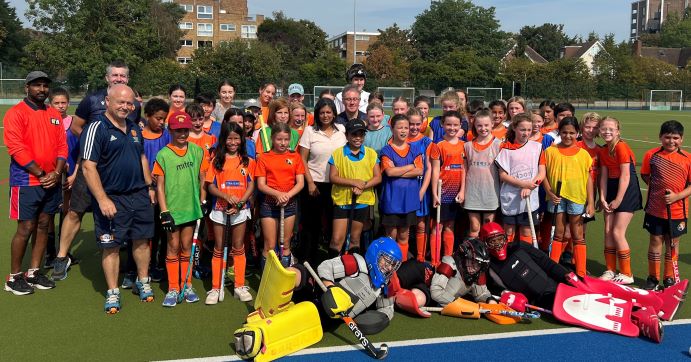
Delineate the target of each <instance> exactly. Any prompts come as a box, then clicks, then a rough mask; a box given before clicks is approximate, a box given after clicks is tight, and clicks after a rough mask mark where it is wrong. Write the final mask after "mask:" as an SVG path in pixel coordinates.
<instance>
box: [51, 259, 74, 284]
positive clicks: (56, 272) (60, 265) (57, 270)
mask: <svg viewBox="0 0 691 362" xmlns="http://www.w3.org/2000/svg"><path fill="white" fill-rule="evenodd" d="M70 265H72V259H70V257H69V256H66V257H64V258H60V257H57V258H55V261H54V262H53V273H52V274H51V277H52V278H53V280H65V278H67V271H68V270H69V269H70Z"/></svg>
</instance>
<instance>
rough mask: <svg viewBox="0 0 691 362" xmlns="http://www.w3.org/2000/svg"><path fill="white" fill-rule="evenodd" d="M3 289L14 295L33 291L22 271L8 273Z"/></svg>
mask: <svg viewBox="0 0 691 362" xmlns="http://www.w3.org/2000/svg"><path fill="white" fill-rule="evenodd" d="M5 290H6V291H8V292H12V294H14V295H26V294H31V293H33V292H34V288H33V287H32V286H31V285H29V283H27V282H26V279H25V278H24V273H19V274H15V275H10V276H9V277H8V278H7V281H6V282H5Z"/></svg>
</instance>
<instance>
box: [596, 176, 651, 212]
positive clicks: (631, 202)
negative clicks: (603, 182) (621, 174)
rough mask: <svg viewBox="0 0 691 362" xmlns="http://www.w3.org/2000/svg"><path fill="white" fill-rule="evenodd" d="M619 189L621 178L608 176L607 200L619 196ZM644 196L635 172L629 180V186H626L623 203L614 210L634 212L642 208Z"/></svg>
mask: <svg viewBox="0 0 691 362" xmlns="http://www.w3.org/2000/svg"><path fill="white" fill-rule="evenodd" d="M618 191H619V179H618V178H608V179H607V195H606V197H605V200H606V201H607V202H608V203H609V202H611V201H612V200H614V199H615V198H616V197H617V192H618ZM642 199H643V197H642V195H641V189H640V188H639V186H638V176H636V174H635V173H633V174H632V175H631V179H630V181H629V186H628V187H627V188H626V192H625V193H624V199H623V200H621V204H620V205H619V207H618V208H616V209H615V210H614V212H634V211H638V210H641V209H642V208H643V200H642Z"/></svg>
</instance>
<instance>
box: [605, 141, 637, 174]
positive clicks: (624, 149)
mask: <svg viewBox="0 0 691 362" xmlns="http://www.w3.org/2000/svg"><path fill="white" fill-rule="evenodd" d="M598 161H599V162H600V166H601V167H602V166H605V167H607V178H619V177H620V176H621V170H620V169H619V167H620V166H621V165H622V164H625V163H633V164H634V165H635V164H636V156H635V155H634V154H633V151H631V148H630V147H629V145H627V144H626V143H625V142H624V141H619V142H617V145H616V146H614V154H613V155H612V154H610V153H609V147H608V146H607V145H605V146H603V147H601V148H600V154H599V155H598Z"/></svg>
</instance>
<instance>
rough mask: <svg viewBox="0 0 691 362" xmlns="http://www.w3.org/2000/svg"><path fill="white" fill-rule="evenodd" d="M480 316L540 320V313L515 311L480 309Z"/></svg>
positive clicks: (430, 310) (437, 309)
mask: <svg viewBox="0 0 691 362" xmlns="http://www.w3.org/2000/svg"><path fill="white" fill-rule="evenodd" d="M420 309H422V310H424V311H428V312H441V311H442V309H444V308H442V307H420ZM479 312H480V314H495V315H503V316H506V317H514V318H521V319H537V318H540V312H517V311H515V310H499V311H495V310H490V309H484V308H480V309H479Z"/></svg>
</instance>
